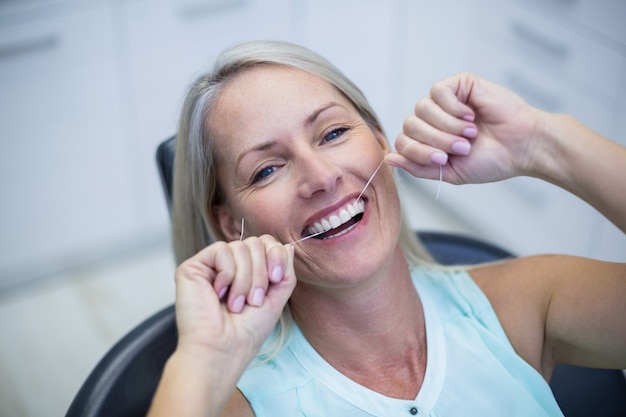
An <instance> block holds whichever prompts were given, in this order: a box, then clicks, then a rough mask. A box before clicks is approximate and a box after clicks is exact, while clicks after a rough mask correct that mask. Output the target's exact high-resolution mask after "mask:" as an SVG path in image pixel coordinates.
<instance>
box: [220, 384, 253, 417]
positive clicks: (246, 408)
mask: <svg viewBox="0 0 626 417" xmlns="http://www.w3.org/2000/svg"><path fill="white" fill-rule="evenodd" d="M221 417H254V412H253V411H252V408H251V407H250V403H248V400H247V399H246V397H244V395H243V394H242V393H241V391H239V390H238V389H236V390H235V392H234V393H233V395H231V397H230V398H229V399H228V402H227V403H226V406H225V407H224V410H223V411H222V414H221Z"/></svg>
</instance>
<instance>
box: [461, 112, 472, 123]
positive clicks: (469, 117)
mask: <svg viewBox="0 0 626 417" xmlns="http://www.w3.org/2000/svg"><path fill="white" fill-rule="evenodd" d="M463 120H465V121H468V122H473V121H474V115H473V114H466V115H465V116H463Z"/></svg>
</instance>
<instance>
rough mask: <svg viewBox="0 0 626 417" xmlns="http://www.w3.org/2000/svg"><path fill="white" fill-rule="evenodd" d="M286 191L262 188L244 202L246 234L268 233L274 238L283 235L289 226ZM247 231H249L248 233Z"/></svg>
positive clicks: (288, 204)
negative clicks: (261, 190) (262, 189)
mask: <svg viewBox="0 0 626 417" xmlns="http://www.w3.org/2000/svg"><path fill="white" fill-rule="evenodd" d="M286 195H287V193H285V192H280V191H272V190H266V191H265V190H264V191H263V192H260V193H257V195H255V196H254V198H249V199H248V200H247V201H246V202H245V207H244V210H243V212H244V213H245V218H246V225H247V226H246V235H254V236H260V235H262V234H269V235H272V236H274V237H276V238H280V237H281V235H284V234H285V233H286V232H287V229H288V228H289V219H290V217H289V214H290V212H289V207H291V206H292V205H293V202H292V203H291V204H290V202H289V201H287V200H286ZM248 232H249V233H248Z"/></svg>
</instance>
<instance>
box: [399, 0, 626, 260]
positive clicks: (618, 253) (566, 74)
mask: <svg viewBox="0 0 626 417" xmlns="http://www.w3.org/2000/svg"><path fill="white" fill-rule="evenodd" d="M592 3H593V7H592V6H591V4H592ZM624 4H626V3H623V2H614V1H612V0H605V1H600V2H597V1H594V2H591V1H583V0H578V1H556V0H555V1H548V2H539V1H532V0H529V1H522V0H519V1H516V0H508V1H496V0H474V1H470V2H465V1H459V0H457V1H454V0H442V1H438V2H436V3H435V2H415V3H411V13H410V14H411V24H410V36H409V42H410V44H409V47H408V48H407V54H406V60H407V68H408V72H407V77H406V78H405V80H406V85H407V94H406V95H405V99H404V100H403V101H404V106H405V107H406V109H407V112H410V111H411V110H412V106H413V105H414V103H415V101H416V100H417V99H418V98H421V97H423V96H424V95H426V94H428V89H429V87H430V85H432V83H433V82H436V81H438V80H440V79H442V78H444V77H445V76H448V75H452V74H454V73H456V72H459V71H474V72H476V73H478V74H480V75H482V76H484V77H485V78H488V79H490V80H492V81H495V82H497V83H500V84H503V85H505V86H507V87H508V88H510V89H512V90H514V91H516V92H517V93H519V94H520V95H521V96H523V97H524V98H525V99H526V100H527V101H529V102H530V103H532V104H534V105H536V106H538V107H541V108H544V109H546V110H548V111H552V112H564V113H570V114H572V115H574V116H576V117H577V118H578V119H579V120H581V121H582V122H583V123H585V124H587V125H588V126H590V127H591V128H593V129H594V130H596V131H598V132H600V133H602V134H604V135H606V136H608V137H610V138H612V139H613V140H616V141H618V142H621V143H622V144H626V135H624V133H623V132H624V129H623V126H620V120H623V115H624V110H623V109H624V107H625V103H626V100H624V98H623V97H625V96H626V95H625V94H626V91H625V88H626V71H625V70H626V38H625V37H624V36H623V35H624V30H623V21H624V18H626V6H624ZM591 9H593V13H591V12H590V10H591ZM616 15H618V16H621V17H619V18H616ZM618 22H619V24H617V23H618ZM414 183H415V184H417V187H418V188H422V189H428V186H424V185H423V184H424V181H419V180H417V181H414ZM428 195H429V194H427V196H428ZM439 204H442V205H445V206H446V208H448V209H451V210H453V211H454V212H455V213H457V215H459V216H460V217H462V218H464V219H465V220H466V221H468V222H469V223H470V224H472V226H473V227H474V228H475V229H476V230H479V231H480V232H481V233H483V234H484V236H485V237H486V238H488V239H491V240H494V241H496V242H500V243H502V244H504V245H505V246H508V247H509V248H510V249H512V250H514V251H515V252H517V253H519V254H530V253H538V252H539V253H541V252H566V253H572V254H577V255H586V256H593V257H598V258H604V259H612V260H622V261H623V260H626V237H625V236H624V234H623V233H621V232H619V231H618V230H617V229H616V228H615V226H613V225H611V224H610V223H609V222H608V221H607V220H605V219H603V218H602V217H601V216H600V215H599V214H598V213H596V212H595V210H593V209H592V208H591V207H589V206H588V205H587V204H586V203H583V202H581V201H579V200H578V199H576V198H575V197H573V196H571V195H569V194H568V193H566V192H564V191H562V190H559V189H556V187H553V186H550V185H548V184H544V183H541V182H540V181H538V180H534V179H514V180H510V181H505V182H503V183H498V184H488V185H480V186H461V187H453V186H447V187H445V188H444V191H443V192H442V196H441V198H440V200H439ZM422 227H423V225H422Z"/></svg>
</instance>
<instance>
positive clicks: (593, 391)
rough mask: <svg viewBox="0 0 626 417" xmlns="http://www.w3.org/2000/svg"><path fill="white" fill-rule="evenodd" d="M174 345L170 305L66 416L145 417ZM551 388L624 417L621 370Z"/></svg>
mask: <svg viewBox="0 0 626 417" xmlns="http://www.w3.org/2000/svg"><path fill="white" fill-rule="evenodd" d="M174 149H175V138H173V137H172V138H169V139H167V140H166V141H164V142H163V143H162V144H161V145H160V146H159V148H158V150H157V164H158V167H159V172H160V174H161V179H162V181H163V189H164V192H165V197H166V200H167V204H168V207H169V206H170V205H171V195H172V194H171V192H172V165H173V157H174ZM418 237H419V238H420V239H421V241H422V243H423V244H424V245H425V246H426V249H427V250H428V251H430V253H431V254H432V256H433V257H434V258H435V259H436V260H437V261H438V262H440V263H442V264H444V265H453V264H464V265H468V264H475V263H481V262H490V261H496V260H500V259H503V258H507V257H511V256H512V255H511V254H510V253H509V252H507V251H506V250H504V249H501V248H499V247H497V246H495V245H492V244H490V243H487V242H484V241H482V240H479V239H475V238H472V237H468V236H460V235H453V234H448V233H439V232H418ZM176 342H177V332H176V323H175V316H174V306H173V305H172V306H169V307H167V308H165V309H163V310H161V311H159V312H157V313H156V314H154V315H153V316H152V317H150V318H148V319H147V320H145V321H144V322H142V323H141V324H139V325H138V326H137V327H136V328H135V329H133V330H132V331H131V332H129V333H128V334H127V335H126V336H124V337H123V338H122V339H121V340H120V341H119V342H117V343H116V344H115V345H114V346H113V348H111V350H110V351H109V352H108V353H107V354H106V355H105V356H104V357H103V358H102V360H101V361H100V362H99V363H98V364H97V366H96V367H95V368H94V370H93V371H92V372H91V374H90V375H89V377H88V378H87V380H86V381H85V382H84V383H83V385H82V387H81V388H80V390H79V392H78V394H77V395H76V397H75V398H74V400H73V402H72V404H71V405H70V408H69V409H68V411H67V414H66V417H109V416H116V417H138V416H145V415H146V413H147V411H148V408H149V406H150V402H151V400H152V397H153V395H154V392H155V391H156V387H157V385H158V382H159V380H160V378H161V374H162V372H163V367H164V366H165V362H166V361H167V359H168V358H169V356H170V355H171V354H172V353H173V352H174V349H175V348H176ZM551 386H552V389H553V391H554V393H555V397H556V399H557V401H558V402H559V405H560V406H561V408H562V409H563V412H564V413H565V415H566V416H568V417H577V416H581V417H582V416H585V417H586V416H589V415H598V416H599V415H603V416H609V415H610V416H613V415H615V416H617V415H620V416H626V381H625V380H624V376H623V375H622V373H621V372H620V371H615V370H605V369H588V368H579V367H575V366H563V365H561V366H558V367H557V368H556V370H555V371H554V374H553V377H552V380H551Z"/></svg>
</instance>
